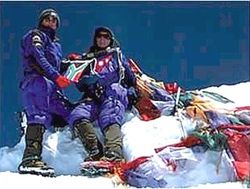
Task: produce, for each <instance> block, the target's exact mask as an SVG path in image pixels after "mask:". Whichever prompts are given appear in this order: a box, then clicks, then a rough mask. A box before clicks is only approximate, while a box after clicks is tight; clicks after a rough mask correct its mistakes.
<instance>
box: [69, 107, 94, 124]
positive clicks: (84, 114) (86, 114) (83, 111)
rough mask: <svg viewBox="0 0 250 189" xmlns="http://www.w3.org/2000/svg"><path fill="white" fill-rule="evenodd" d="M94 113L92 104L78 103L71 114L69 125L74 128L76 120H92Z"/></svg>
mask: <svg viewBox="0 0 250 189" xmlns="http://www.w3.org/2000/svg"><path fill="white" fill-rule="evenodd" d="M92 117H93V116H92V115H91V106H90V105H85V104H80V105H78V106H77V107H76V108H75V109H74V110H72V112H71V113H70V115H69V125H70V126H71V127H72V128H73V127H74V124H75V123H76V122H79V121H80V120H84V119H85V120H91V121H92Z"/></svg>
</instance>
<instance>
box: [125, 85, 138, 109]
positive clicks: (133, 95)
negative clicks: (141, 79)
mask: <svg viewBox="0 0 250 189" xmlns="http://www.w3.org/2000/svg"><path fill="white" fill-rule="evenodd" d="M138 99H139V95H138V94H137V91H136V90H135V88H134V87H130V88H129V89H128V101H129V104H130V105H131V106H132V105H135V104H136V103H137V101H138Z"/></svg>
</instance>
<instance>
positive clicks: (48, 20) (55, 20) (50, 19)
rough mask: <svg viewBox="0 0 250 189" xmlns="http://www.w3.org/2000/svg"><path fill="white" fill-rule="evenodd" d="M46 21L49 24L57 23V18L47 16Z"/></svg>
mask: <svg viewBox="0 0 250 189" xmlns="http://www.w3.org/2000/svg"><path fill="white" fill-rule="evenodd" d="M44 20H45V21H47V22H53V23H56V22H57V18H56V17H55V16H47V17H45V18H44Z"/></svg>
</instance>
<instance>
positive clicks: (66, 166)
mask: <svg viewBox="0 0 250 189" xmlns="http://www.w3.org/2000/svg"><path fill="white" fill-rule="evenodd" d="M204 90H207V91H211V92H216V93H218V94H221V95H223V96H225V97H227V98H229V99H230V100H232V101H234V103H232V104H231V105H230V107H236V106H249V105H250V98H249V96H247V95H249V94H250V82H244V83H239V84H236V85H222V86H219V87H215V86H214V87H209V88H206V89H204ZM126 116H127V117H126V120H127V122H126V123H125V124H124V125H123V127H122V132H123V135H124V138H123V145H124V154H125V157H126V159H127V160H133V159H135V158H137V157H140V156H151V155H153V158H156V161H155V162H157V155H156V154H155V152H154V149H155V148H158V147H162V146H165V145H167V144H173V143H176V142H179V141H180V139H181V137H183V131H182V129H181V123H180V121H179V120H178V119H177V118H176V117H174V116H164V115H163V116H161V117H160V118H158V119H156V120H152V121H148V122H144V121H141V120H140V119H139V118H138V117H136V116H134V115H133V114H132V113H128V114H127V115H126ZM182 124H183V126H184V129H185V130H186V132H187V133H189V132H190V131H192V130H193V129H194V124H193V123H192V122H191V121H190V120H188V119H185V120H183V122H182ZM96 131H97V132H98V135H99V137H100V139H101V140H103V139H102V136H101V134H100V130H98V129H96ZM24 145H25V142H24V137H22V138H21V140H20V142H19V143H18V144H17V145H16V146H15V147H13V148H9V147H7V146H6V147H2V148H0V183H1V187H2V186H6V187H8V188H12V187H13V188H14V187H16V186H17V185H18V187H21V188H26V189H28V188H32V189H33V188H34V187H35V188H46V187H51V186H53V187H62V186H63V187H65V188H70V187H72V186H74V189H77V188H102V189H103V188H114V187H116V188H117V187H118V188H119V187H120V188H124V187H125V186H124V185H118V186H116V185H114V184H115V182H113V181H112V179H109V178H103V177H101V178H92V179H90V178H86V177H83V176H79V175H80V170H79V165H80V163H81V162H82V161H83V159H84V157H85V156H86V153H85V151H84V148H83V146H82V144H81V142H80V140H79V139H78V138H73V136H72V133H71V131H70V130H69V129H67V128H65V129H64V130H62V131H56V132H53V133H52V132H49V131H47V132H46V133H45V135H44V147H43V154H42V156H43V159H44V161H45V162H46V163H47V164H48V165H50V166H52V167H53V168H54V169H55V172H56V174H57V177H56V178H45V177H41V176H34V175H20V174H18V173H17V167H18V165H19V163H20V161H21V158H22V154H23V150H24ZM197 150H199V149H197ZM184 151H185V150H184ZM184 151H183V152H184ZM165 152H166V151H165ZM197 154H198V155H196V156H195V157H193V156H192V157H191V156H190V154H189V152H188V151H185V155H186V156H187V157H188V160H189V161H187V162H188V163H186V165H185V169H179V170H178V171H177V172H176V173H175V174H170V173H167V174H166V173H165V172H164V174H161V172H160V171H165V170H164V169H162V168H161V167H160V164H159V165H158V168H159V169H157V170H158V172H156V173H154V174H159V176H161V177H162V178H163V179H166V180H167V182H168V186H169V187H174V188H180V187H189V188H204V189H205V188H221V187H223V188H224V187H230V188H234V189H236V188H247V186H246V185H245V184H242V183H241V182H233V181H234V180H235V178H234V177H235V175H234V172H233V171H232V169H231V164H230V163H229V161H227V158H226V155H225V153H224V152H223V153H222V154H220V152H214V151H207V152H206V153H203V152H200V153H197ZM220 155H222V160H223V161H222V162H221V163H220V165H219V166H218V165H217V164H216V162H217V161H218V159H219V156H220ZM147 166H148V169H149V170H150V166H152V165H150V164H148V165H147ZM126 187H127V186H126ZM131 188H132V187H131Z"/></svg>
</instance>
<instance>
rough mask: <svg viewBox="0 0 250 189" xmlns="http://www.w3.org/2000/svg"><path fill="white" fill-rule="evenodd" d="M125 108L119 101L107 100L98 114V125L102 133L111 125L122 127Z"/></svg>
mask: <svg viewBox="0 0 250 189" xmlns="http://www.w3.org/2000/svg"><path fill="white" fill-rule="evenodd" d="M124 115H125V107H124V105H123V104H122V103H121V102H120V101H119V100H115V99H107V100H106V101H105V102H104V103H103V105H102V107H101V111H100V114H99V119H98V123H99V126H100V128H101V129H102V131H104V129H105V128H106V127H107V126H108V125H111V124H113V123H117V124H119V125H122V123H123V122H124Z"/></svg>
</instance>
